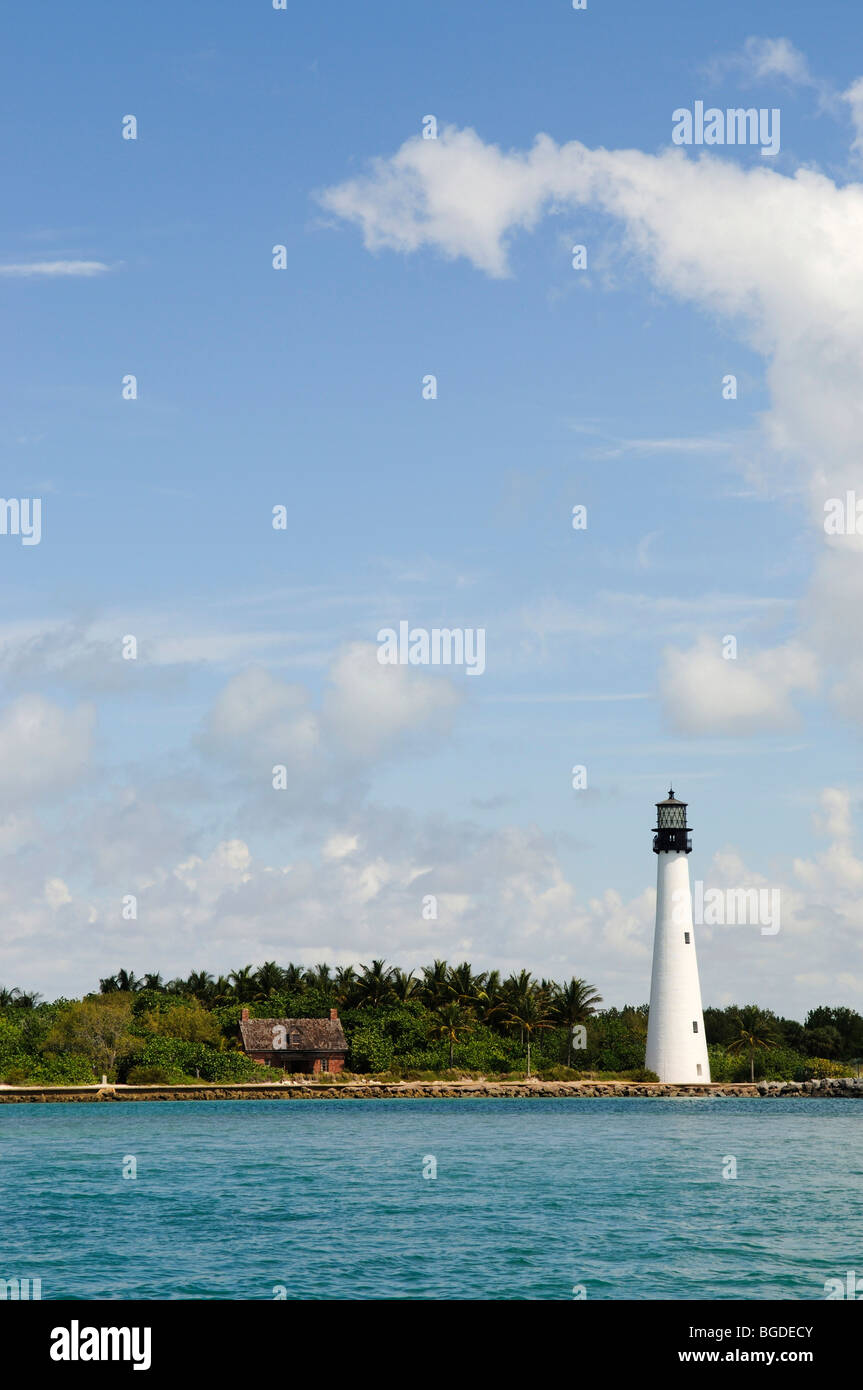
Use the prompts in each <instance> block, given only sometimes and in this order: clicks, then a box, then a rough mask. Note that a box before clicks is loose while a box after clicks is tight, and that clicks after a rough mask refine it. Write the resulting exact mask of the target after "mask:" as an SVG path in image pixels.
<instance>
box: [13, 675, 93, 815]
mask: <svg viewBox="0 0 863 1390" xmlns="http://www.w3.org/2000/svg"><path fill="white" fill-rule="evenodd" d="M94 723H95V711H94V709H93V707H92V706H91V705H79V706H78V707H77V708H76V709H72V710H67V709H64V708H63V707H62V706H61V705H58V704H55V703H54V702H53V701H51V700H47V699H45V697H44V696H42V695H22V696H21V697H20V698H19V699H17V700H14V701H13V702H12V703H11V704H8V705H6V706H5V708H3V709H2V710H0V794H2V795H5V796H7V797H36V796H39V795H47V794H50V793H52V792H57V791H59V790H62V789H64V788H66V787H67V786H68V785H69V784H70V783H71V782H73V781H74V780H75V779H76V778H77V777H79V776H80V774H81V773H82V772H83V771H84V769H85V767H86V765H87V762H88V760H89V757H90V753H91V749H92V743H93V727H94Z"/></svg>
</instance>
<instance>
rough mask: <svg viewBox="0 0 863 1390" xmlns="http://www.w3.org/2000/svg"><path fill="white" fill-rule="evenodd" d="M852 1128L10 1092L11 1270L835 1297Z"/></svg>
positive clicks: (636, 1113) (122, 1289)
mask: <svg viewBox="0 0 863 1390" xmlns="http://www.w3.org/2000/svg"><path fill="white" fill-rule="evenodd" d="M861 1143H863V1102H860V1101H854V1100H848V1101H843V1100H777V1101H765V1100H731V1099H729V1100H719V1099H710V1098H704V1099H693V1100H686V1099H685V1100H604V1099H602V1100H600V1099H586V1100H524V1101H522V1100H487V1101H486V1100H449V1101H448V1100H428V1101H426V1100H411V1101H405V1100H381V1101H356V1102H351V1101H338V1100H333V1101H278V1102H267V1101H260V1102H259V1101H222V1102H217V1101H189V1102H183V1101H167V1102H161V1103H152V1104H151V1103H147V1104H122V1105H121V1104H100V1105H96V1104H88V1105H84V1104H64V1105H14V1106H13V1105H3V1106H0V1195H2V1203H3V1237H2V1244H0V1251H2V1253H0V1264H2V1268H0V1278H7V1279H9V1278H15V1277H17V1278H27V1277H29V1278H34V1277H37V1276H38V1277H41V1279H42V1296H43V1298H46V1299H47V1298H52V1299H55V1298H75V1299H89V1298H154V1299H168V1298H217V1299H224V1298H237V1299H272V1298H273V1297H274V1296H275V1294H274V1289H275V1288H276V1286H279V1285H282V1286H284V1288H285V1289H286V1291H287V1297H288V1298H289V1299H311V1298H314V1299H320V1298H325V1299H346V1298H361V1299H380V1298H426V1299H462V1298H482V1299H540V1298H541V1299H569V1298H572V1296H573V1287H574V1286H575V1285H577V1284H581V1285H584V1287H585V1291H586V1294H587V1297H588V1298H599V1299H651V1298H675V1299H693V1298H714V1299H751V1298H755V1299H766V1298H783V1299H823V1298H824V1296H825V1295H824V1281H825V1280H826V1279H828V1278H832V1277H835V1276H841V1277H843V1278H844V1275H845V1271H846V1270H848V1269H856V1270H857V1271H858V1273H859V1274H863V1157H861ZM127 1156H133V1157H134V1158H135V1160H136V1163H137V1177H136V1178H135V1179H134V1180H131V1179H124V1178H123V1177H122V1170H123V1163H124V1159H125V1158H126V1157H127ZM427 1156H433V1157H434V1158H435V1160H436V1163H437V1177H436V1178H433V1179H425V1178H423V1166H424V1159H425V1158H426V1157H427ZM727 1157H734V1158H735V1159H736V1161H737V1172H738V1176H737V1178H736V1179H733V1180H730V1179H729V1180H726V1179H723V1177H722V1171H723V1163H724V1160H725V1159H726V1158H727ZM127 1166H129V1165H127ZM425 1166H426V1168H427V1169H430V1168H431V1165H430V1164H428V1163H427V1164H426V1165H425ZM726 1166H728V1165H726Z"/></svg>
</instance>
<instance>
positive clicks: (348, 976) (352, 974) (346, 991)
mask: <svg viewBox="0 0 863 1390" xmlns="http://www.w3.org/2000/svg"><path fill="white" fill-rule="evenodd" d="M356 988H357V972H356V970H354V967H353V966H352V965H340V966H339V967H338V968H337V970H336V979H335V992H336V1003H337V1004H338V1005H339V1007H340V1008H342V1009H346V1008H348V1007H349V1006H350V1004H351V1001H352V1000H353V999H354V997H355V995H356Z"/></svg>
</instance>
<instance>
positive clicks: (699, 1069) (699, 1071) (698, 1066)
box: [695, 1062, 701, 1076]
mask: <svg viewBox="0 0 863 1390" xmlns="http://www.w3.org/2000/svg"><path fill="white" fill-rule="evenodd" d="M695 1070H696V1072H697V1073H698V1075H699V1076H700V1075H701V1063H700V1062H699V1063H698V1065H697V1067H696V1069H695Z"/></svg>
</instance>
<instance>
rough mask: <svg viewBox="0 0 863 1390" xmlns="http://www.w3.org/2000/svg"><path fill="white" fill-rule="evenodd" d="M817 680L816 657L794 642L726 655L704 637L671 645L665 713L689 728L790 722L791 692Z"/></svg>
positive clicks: (735, 728)
mask: <svg viewBox="0 0 863 1390" xmlns="http://www.w3.org/2000/svg"><path fill="white" fill-rule="evenodd" d="M817 685H818V673H817V666H816V662H815V659H814V657H813V655H812V653H811V652H808V651H806V650H805V648H803V647H801V646H800V645H799V644H798V643H796V642H788V643H786V644H785V645H784V646H780V647H772V648H767V649H766V650H760V651H759V650H757V649H755V650H753V651H751V652H746V651H744V652H742V653H741V654H740V655H739V656H738V657H737V658H736V659H733V660H731V659H730V660H726V659H725V658H724V657H723V655H722V649H721V646H720V643H719V642H718V641H717V640H716V639H713V640H711V639H710V638H707V637H702V638H701V639H700V640H699V641H698V642H697V643H696V645H695V647H693V648H690V649H689V650H688V651H678V650H677V649H675V648H673V647H669V648H667V649H666V651H665V653H664V661H663V666H662V669H661V672H660V691H661V694H662V697H663V702H664V706H665V710H666V713H667V714H668V715H669V717H670V719H671V720H672V722H673V724H674V725H675V727H676V728H677V729H679V730H681V731H682V732H686V733H704V732H713V733H738V734H739V733H753V732H755V731H757V730H760V729H766V730H770V729H776V728H787V727H789V726H791V725H793V724H795V723H796V722H797V716H796V713H795V709H794V705H793V703H792V696H793V695H794V694H795V693H796V692H803V693H809V694H812V693H814V692H815V690H816V689H817Z"/></svg>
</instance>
